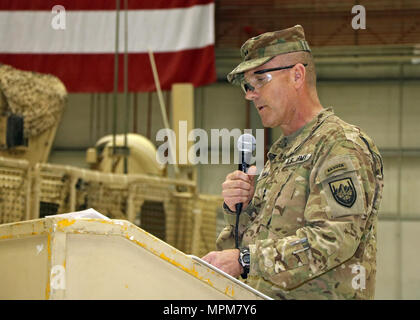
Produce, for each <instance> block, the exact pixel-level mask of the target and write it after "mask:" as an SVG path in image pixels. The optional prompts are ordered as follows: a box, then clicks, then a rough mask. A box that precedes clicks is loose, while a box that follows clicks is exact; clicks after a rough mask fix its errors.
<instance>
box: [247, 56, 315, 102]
mask: <svg viewBox="0 0 420 320" xmlns="http://www.w3.org/2000/svg"><path fill="white" fill-rule="evenodd" d="M295 65H296V64H294V65H291V66H286V67H277V68H270V69H262V70H258V71H255V72H254V74H253V75H252V77H251V78H249V79H246V78H245V77H244V80H243V81H242V83H241V88H242V90H243V91H244V92H245V94H246V93H247V92H248V91H254V90H255V89H259V88H261V87H262V86H263V85H265V84H267V83H268V82H270V81H271V79H273V76H272V75H271V74H270V73H268V72H272V71H278V70H285V69H291V68H293V67H294V66H295ZM303 66H304V67H306V66H307V64H306V63H303Z"/></svg>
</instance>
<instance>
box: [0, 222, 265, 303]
mask: <svg viewBox="0 0 420 320" xmlns="http://www.w3.org/2000/svg"><path fill="white" fill-rule="evenodd" d="M0 299H163V300H166V299H176V300H179V299H181V300H183V299H188V300H202V299H211V300H214V299H269V298H268V297H267V296H265V295H263V294H261V293H260V292H258V291H255V290H253V289H252V288H250V287H248V286H246V285H244V284H243V283H242V282H240V281H238V280H236V279H234V278H232V277H230V276H228V275H226V274H224V273H223V272H219V271H218V270H217V269H214V268H212V267H211V266H208V265H206V264H205V263H204V262H202V261H200V259H197V258H195V257H192V256H188V255H186V254H184V253H182V252H181V251H179V250H177V249H175V248H174V247H172V246H170V245H168V244H167V243H165V242H163V241H161V240H159V239H158V238H156V237H154V236H153V235H151V234H149V233H147V232H146V231H144V230H142V229H140V228H138V227H137V226H135V225H134V224H132V223H130V222H128V221H125V220H103V219H87V218H82V219H68V218H63V217H59V216H57V217H50V218H44V219H36V220H29V221H24V222H17V223H9V224H3V225H0Z"/></svg>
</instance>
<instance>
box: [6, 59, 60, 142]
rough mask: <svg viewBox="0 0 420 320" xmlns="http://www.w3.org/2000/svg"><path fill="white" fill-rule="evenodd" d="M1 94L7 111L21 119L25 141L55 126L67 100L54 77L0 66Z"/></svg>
mask: <svg viewBox="0 0 420 320" xmlns="http://www.w3.org/2000/svg"><path fill="white" fill-rule="evenodd" d="M0 92H1V93H2V94H3V95H4V97H5V98H6V105H7V111H10V112H12V113H13V114H17V115H20V116H23V117H24V119H25V120H24V135H25V137H26V138H29V137H32V136H36V135H39V134H40V133H42V132H44V131H45V130H47V129H49V128H50V127H52V126H53V125H55V124H56V123H57V121H59V119H60V116H61V114H62V112H63V109H64V106H65V102H66V98H67V91H66V88H65V86H64V85H63V83H62V82H61V81H60V80H59V79H58V78H57V77H54V76H52V75H49V74H41V73H37V72H31V71H22V70H18V69H15V68H13V67H11V66H8V65H1V64H0Z"/></svg>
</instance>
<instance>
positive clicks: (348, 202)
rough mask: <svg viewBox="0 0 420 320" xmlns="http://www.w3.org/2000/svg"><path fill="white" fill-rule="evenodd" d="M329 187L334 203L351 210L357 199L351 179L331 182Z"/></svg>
mask: <svg viewBox="0 0 420 320" xmlns="http://www.w3.org/2000/svg"><path fill="white" fill-rule="evenodd" d="M329 185H330V189H331V193H332V195H333V197H334V199H335V201H337V202H338V203H339V204H341V205H342V206H345V207H347V208H351V207H352V205H353V204H354V202H355V201H356V198H357V194H356V188H355V187H354V184H353V181H351V178H344V179H340V180H335V181H331V182H330V183H329Z"/></svg>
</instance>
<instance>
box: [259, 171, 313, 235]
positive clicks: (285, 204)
mask: <svg viewBox="0 0 420 320" xmlns="http://www.w3.org/2000/svg"><path fill="white" fill-rule="evenodd" d="M280 172H281V174H282V175H284V178H283V179H282V182H280V183H279V184H278V185H276V186H275V187H273V190H272V191H273V192H272V194H271V196H270V199H269V201H268V204H267V206H271V207H272V208H267V209H271V210H270V211H271V216H270V220H269V222H268V227H269V228H270V229H271V230H272V231H273V232H274V233H276V234H278V235H279V236H280V237H285V236H289V235H294V234H295V233H296V230H297V229H299V228H301V227H303V226H304V211H305V206H306V201H307V197H308V180H309V179H308V178H309V173H310V170H309V169H308V168H306V167H304V166H302V164H296V165H291V166H287V167H284V168H283V169H282V170H281V171H280Z"/></svg>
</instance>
